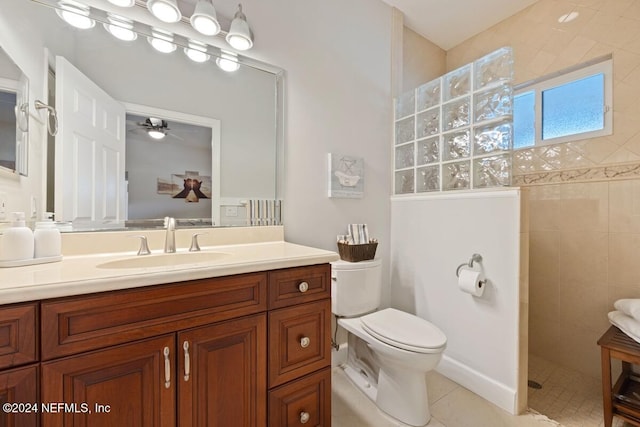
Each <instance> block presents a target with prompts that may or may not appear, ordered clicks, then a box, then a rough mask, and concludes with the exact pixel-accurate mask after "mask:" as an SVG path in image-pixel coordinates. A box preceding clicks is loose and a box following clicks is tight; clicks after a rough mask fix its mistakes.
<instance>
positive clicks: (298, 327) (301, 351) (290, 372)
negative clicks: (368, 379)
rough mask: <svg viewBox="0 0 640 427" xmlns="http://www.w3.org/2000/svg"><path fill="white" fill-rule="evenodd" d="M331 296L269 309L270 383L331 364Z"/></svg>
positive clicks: (270, 384) (298, 375) (282, 381)
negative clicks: (325, 298)
mask: <svg viewBox="0 0 640 427" xmlns="http://www.w3.org/2000/svg"><path fill="white" fill-rule="evenodd" d="M330 328H331V300H323V301H318V302H312V303H308V304H302V305H299V306H295V307H289V308H284V309H280V310H275V311H272V312H270V313H269V387H275V386H278V385H280V384H284V383H285V382H287V381H291V380H292V379H295V378H297V377H300V376H302V375H306V374H308V373H310V372H313V371H317V370H318V369H322V368H324V367H326V366H330V365H331V330H330Z"/></svg>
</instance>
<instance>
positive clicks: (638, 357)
mask: <svg viewBox="0 0 640 427" xmlns="http://www.w3.org/2000/svg"><path fill="white" fill-rule="evenodd" d="M598 345H599V346H600V347H601V351H602V400H603V405H604V426H605V427H611V424H612V422H613V416H614V415H617V416H618V417H620V418H622V419H624V420H625V421H626V422H628V423H629V424H632V425H634V426H638V427H640V374H635V373H634V372H633V371H632V370H631V364H638V365H640V343H638V342H636V341H634V340H633V339H631V338H629V337H628V336H627V335H626V334H624V333H623V332H622V331H620V329H618V328H617V327H615V326H611V327H610V328H609V329H608V330H607V332H605V333H604V335H602V337H600V339H599V340H598ZM611 359H618V360H621V361H622V373H621V374H620V377H619V378H618V380H617V381H616V383H615V385H613V386H612V381H611Z"/></svg>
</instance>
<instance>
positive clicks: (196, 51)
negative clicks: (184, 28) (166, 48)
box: [184, 40, 210, 62]
mask: <svg viewBox="0 0 640 427" xmlns="http://www.w3.org/2000/svg"><path fill="white" fill-rule="evenodd" d="M184 53H185V54H186V55H187V56H188V57H189V59H190V60H192V61H193V62H205V61H207V60H208V59H209V58H210V56H209V55H208V54H207V45H205V44H204V43H200V42H197V41H194V40H189V47H185V48H184Z"/></svg>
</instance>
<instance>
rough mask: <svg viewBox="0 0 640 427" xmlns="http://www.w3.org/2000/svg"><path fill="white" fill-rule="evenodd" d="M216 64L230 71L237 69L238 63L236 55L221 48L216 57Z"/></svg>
mask: <svg viewBox="0 0 640 427" xmlns="http://www.w3.org/2000/svg"><path fill="white" fill-rule="evenodd" d="M216 65H217V66H218V68H220V69H221V70H223V71H226V72H228V73H232V72H234V71H238V69H239V68H240V64H239V63H238V55H236V54H235V53H233V52H229V51H226V50H223V51H222V53H221V54H220V56H219V57H218V58H216Z"/></svg>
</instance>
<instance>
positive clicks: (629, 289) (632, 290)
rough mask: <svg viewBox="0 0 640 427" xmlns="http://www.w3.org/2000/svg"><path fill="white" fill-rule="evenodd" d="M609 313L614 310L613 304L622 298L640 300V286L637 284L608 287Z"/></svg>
mask: <svg viewBox="0 0 640 427" xmlns="http://www.w3.org/2000/svg"><path fill="white" fill-rule="evenodd" d="M607 293H608V300H607V313H608V312H610V311H613V310H614V307H613V303H614V302H616V301H617V300H619V299H622V298H640V286H638V284H637V283H635V284H633V285H628V286H617V285H609V286H608V287H607Z"/></svg>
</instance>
